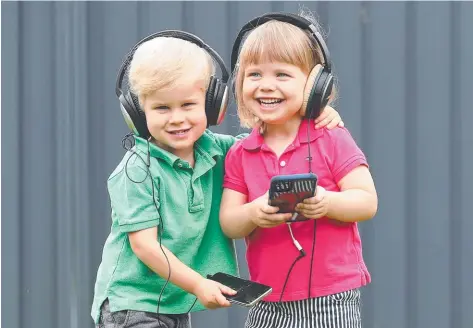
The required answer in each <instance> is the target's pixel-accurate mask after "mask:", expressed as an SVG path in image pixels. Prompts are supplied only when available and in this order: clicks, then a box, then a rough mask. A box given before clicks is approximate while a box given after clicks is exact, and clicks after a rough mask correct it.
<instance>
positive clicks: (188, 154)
mask: <svg viewBox="0 0 473 328" xmlns="http://www.w3.org/2000/svg"><path fill="white" fill-rule="evenodd" d="M151 142H152V143H153V144H155V145H156V146H157V147H159V148H161V149H164V150H166V151H168V152H170V153H171V154H173V155H175V156H177V157H179V158H180V159H182V160H183V161H186V162H188V163H189V166H190V167H192V168H193V167H194V165H195V158H194V147H192V148H191V149H178V150H177V149H170V148H169V147H164V146H163V145H161V144H159V143H158V142H157V141H156V140H155V139H152V140H151Z"/></svg>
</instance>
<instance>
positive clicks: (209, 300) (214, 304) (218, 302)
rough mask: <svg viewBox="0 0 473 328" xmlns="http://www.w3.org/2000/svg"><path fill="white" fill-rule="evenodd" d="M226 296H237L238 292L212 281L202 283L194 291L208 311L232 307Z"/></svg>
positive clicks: (205, 280) (204, 280)
mask: <svg viewBox="0 0 473 328" xmlns="http://www.w3.org/2000/svg"><path fill="white" fill-rule="evenodd" d="M224 294H225V295H235V294H236V291H235V290H233V289H231V288H230V287H227V286H225V285H222V284H221V283H219V282H216V281H213V280H210V279H203V280H202V281H200V282H199V283H198V285H197V288H196V289H195V291H194V295H195V296H197V298H198V299H199V301H200V302H201V303H202V304H203V305H204V306H205V307H206V308H208V309H217V308H219V307H228V306H230V305H231V304H230V302H229V301H228V300H227V299H226V298H225V296H224Z"/></svg>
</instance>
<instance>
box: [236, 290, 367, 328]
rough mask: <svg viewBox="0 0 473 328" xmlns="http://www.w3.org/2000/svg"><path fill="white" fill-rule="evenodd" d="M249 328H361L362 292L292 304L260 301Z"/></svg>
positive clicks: (250, 313)
mask: <svg viewBox="0 0 473 328" xmlns="http://www.w3.org/2000/svg"><path fill="white" fill-rule="evenodd" d="M245 328H361V295H360V290H359V289H354V290H349V291H346V292H342V293H338V294H333V295H328V296H322V297H317V298H311V299H305V300H301V301H292V302H281V303H276V302H259V303H258V304H256V305H255V306H253V307H252V308H251V309H250V311H249V313H248V318H247V320H246V324H245Z"/></svg>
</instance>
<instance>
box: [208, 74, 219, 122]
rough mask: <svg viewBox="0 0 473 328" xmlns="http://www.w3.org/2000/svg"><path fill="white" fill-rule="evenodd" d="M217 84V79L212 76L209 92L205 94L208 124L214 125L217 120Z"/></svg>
mask: <svg viewBox="0 0 473 328" xmlns="http://www.w3.org/2000/svg"><path fill="white" fill-rule="evenodd" d="M216 84H217V79H216V78H214V77H213V76H212V77H211V78H210V83H209V87H208V89H207V94H206V95H205V115H206V116H207V126H209V125H213V124H214V122H215V121H216V118H215V116H216V115H215V109H214V103H215V98H214V97H215V86H216Z"/></svg>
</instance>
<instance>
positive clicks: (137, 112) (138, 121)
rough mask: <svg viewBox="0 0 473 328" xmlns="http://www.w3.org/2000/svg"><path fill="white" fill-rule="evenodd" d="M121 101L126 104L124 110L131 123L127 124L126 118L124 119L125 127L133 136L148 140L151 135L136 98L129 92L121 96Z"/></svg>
mask: <svg viewBox="0 0 473 328" xmlns="http://www.w3.org/2000/svg"><path fill="white" fill-rule="evenodd" d="M123 99H124V100H125V102H126V104H127V108H125V109H126V112H127V113H128V117H129V121H130V122H131V124H129V123H128V121H127V118H126V117H125V121H126V122H127V125H128V126H129V127H130V129H131V130H132V131H133V133H134V134H135V135H137V136H139V137H141V138H144V139H148V138H149V137H150V136H151V135H150V133H149V131H148V126H147V124H146V116H145V113H144V112H143V111H142V110H141V107H140V103H139V100H138V98H137V97H136V96H135V95H134V94H132V93H131V92H127V93H126V94H125V95H124V96H123ZM124 116H125V115H124Z"/></svg>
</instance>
